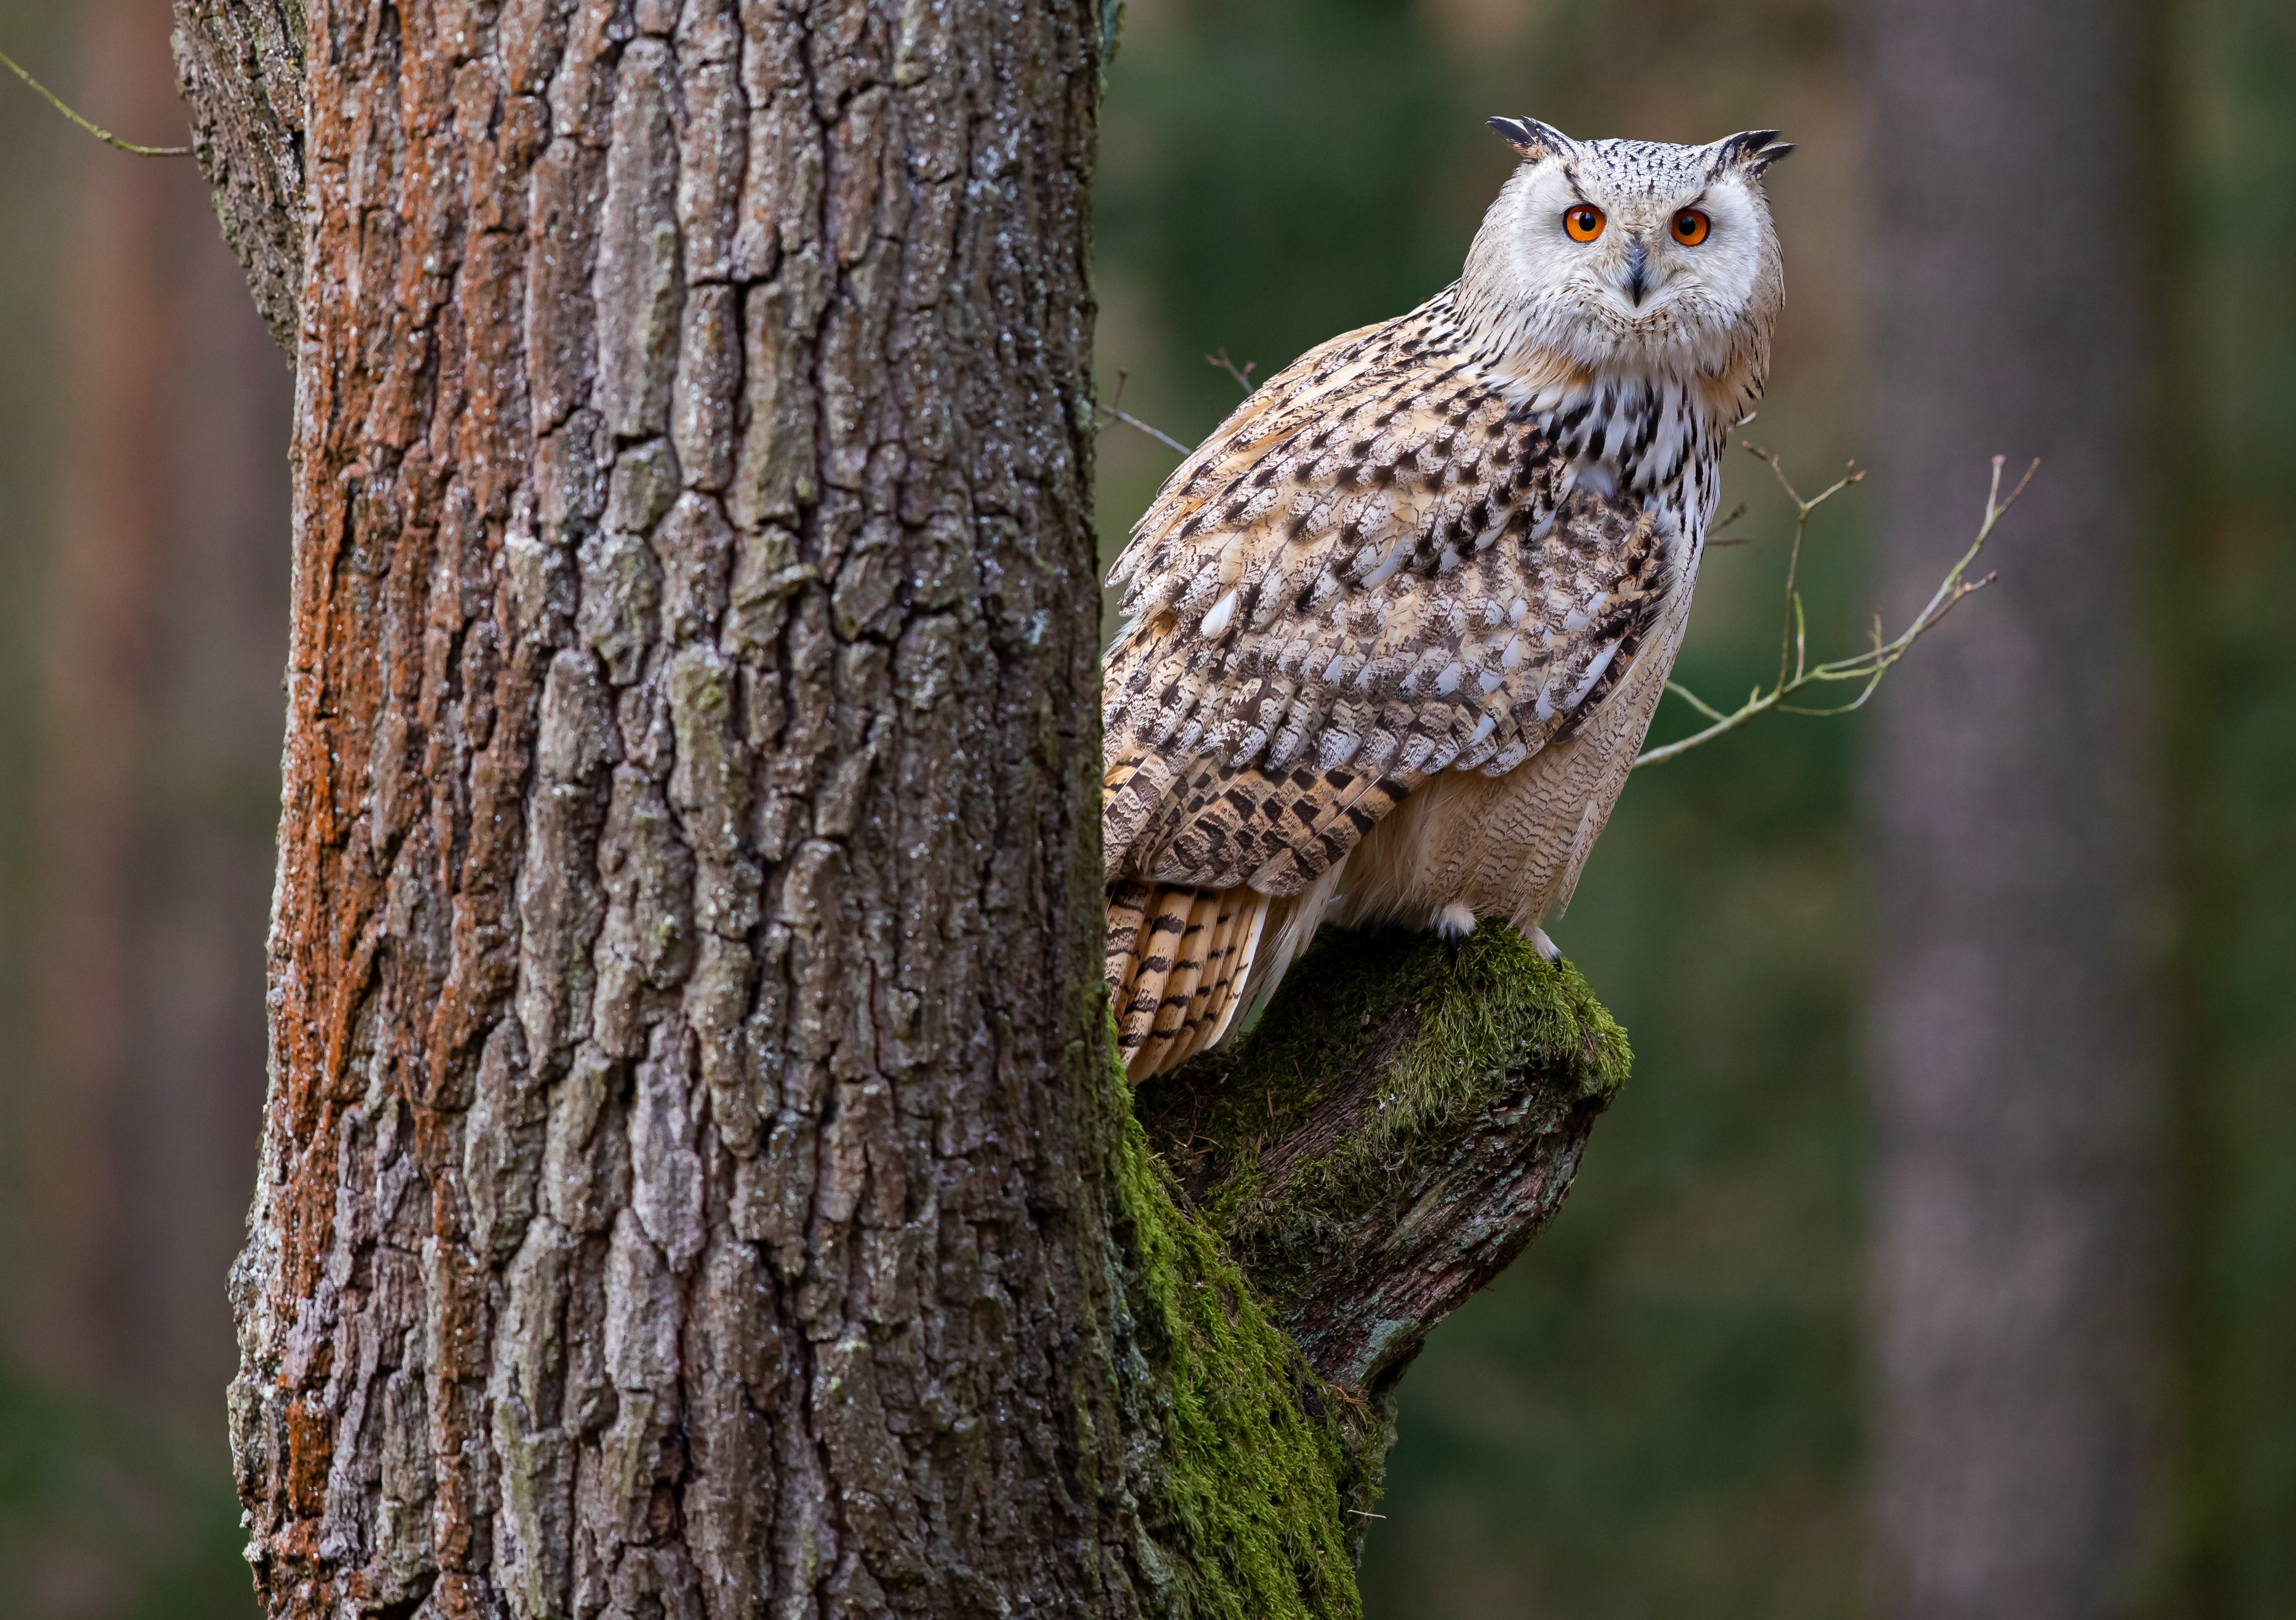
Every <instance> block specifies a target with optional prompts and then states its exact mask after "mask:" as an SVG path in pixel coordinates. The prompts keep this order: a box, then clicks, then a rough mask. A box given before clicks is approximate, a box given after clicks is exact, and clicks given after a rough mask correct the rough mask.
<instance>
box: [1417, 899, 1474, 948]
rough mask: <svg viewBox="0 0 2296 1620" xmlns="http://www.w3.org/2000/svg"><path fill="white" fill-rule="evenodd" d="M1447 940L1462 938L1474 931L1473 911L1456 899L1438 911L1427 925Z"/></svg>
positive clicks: (1470, 907)
mask: <svg viewBox="0 0 2296 1620" xmlns="http://www.w3.org/2000/svg"><path fill="white" fill-rule="evenodd" d="M1428 926H1429V927H1430V928H1431V929H1433V930H1434V931H1435V932H1436V933H1439V934H1441V935H1442V936H1443V937H1444V938H1445V939H1447V940H1464V939H1465V938H1466V937H1467V936H1468V935H1469V934H1471V933H1473V932H1474V931H1475V911H1474V908H1473V907H1472V906H1463V905H1461V904H1459V903H1458V902H1457V901H1456V900H1454V901H1453V902H1452V903H1451V904H1449V905H1447V906H1446V907H1444V908H1443V909H1441V910H1440V911H1438V912H1437V913H1436V914H1435V916H1434V919H1433V920H1432V921H1431V922H1430V923H1429V924H1428Z"/></svg>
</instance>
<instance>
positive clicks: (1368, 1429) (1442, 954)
mask: <svg viewBox="0 0 2296 1620" xmlns="http://www.w3.org/2000/svg"><path fill="white" fill-rule="evenodd" d="M1109 1049H1110V1050H1111V1051H1112V1050H1113V1031H1112V1030H1111V1034H1110V1048H1109ZM1627 1066H1628V1050H1627V1042H1626V1036H1625V1034H1624V1033H1623V1032H1621V1031H1620V1028H1619V1026H1618V1025H1617V1024H1614V1023H1612V1022H1611V1018H1610V1016H1609V1015H1608V1014H1607V1013H1605V1012H1604V1011H1603V1008H1602V1007H1601V1005H1600V1004H1599V1003H1598V1002H1596V1001H1595V997H1594V993H1593V992H1592V991H1590V990H1588V988H1587V983H1586V981H1585V980H1584V979H1583V978H1581V977H1580V976H1579V974H1578V973H1577V971H1576V970H1574V969H1572V968H1570V967H1569V966H1558V965H1554V964H1550V963H1547V962H1546V961H1544V960H1542V959H1540V958H1539V957H1538V953H1537V952H1536V951H1534V950H1532V949H1531V947H1530V946H1529V942H1526V941H1525V940H1523V939H1522V937H1521V935H1519V934H1516V933H1513V931H1512V930H1511V929H1506V928H1504V927H1490V926H1486V927H1484V928H1481V929H1479V930H1477V931H1476V933H1473V934H1472V935H1471V936H1470V937H1469V938H1468V939H1466V940H1465V941H1464V942H1459V943H1457V944H1456V945H1455V944H1450V943H1447V942H1442V941H1439V940H1434V939H1431V938H1429V937H1427V936H1425V935H1405V934H1382V935H1371V936H1365V935H1358V934H1346V933H1340V934H1335V935H1333V936H1332V937H1331V938H1330V939H1328V940H1327V941H1326V942H1324V943H1323V944H1321V945H1319V946H1318V947H1317V949H1316V950H1315V951H1314V952H1312V953H1311V954H1310V955H1309V956H1308V958H1306V959H1304V960H1303V961H1302V962H1301V963H1300V964H1299V966H1296V967H1295V968H1294V969H1293V970H1292V974H1290V975H1289V980H1288V983H1287V985H1286V988H1285V991H1284V993H1283V995H1282V996H1280V997H1278V998H1277V999H1276V1001H1275V1005H1274V1006H1273V1007H1271V1008H1270V1009H1269V1011H1268V1014H1267V1016H1266V1017H1265V1018H1264V1019H1262V1020H1261V1022H1260V1024H1259V1027H1258V1028H1256V1029H1255V1030H1253V1031H1252V1032H1251V1034H1250V1035H1249V1036H1248V1037H1247V1038H1246V1039H1245V1040H1244V1041H1243V1042H1242V1043H1241V1046H1240V1048H1238V1049H1237V1050H1235V1051H1234V1052H1232V1053H1215V1054H1212V1055H1211V1056H1210V1057H1207V1058H1203V1059H1199V1060H1198V1061H1197V1062H1195V1063H1193V1064H1191V1065H1187V1066H1186V1067H1185V1068H1183V1069H1182V1070H1181V1071H1180V1072H1179V1073H1177V1074H1174V1075H1170V1076H1165V1077H1162V1078H1160V1080H1158V1081H1152V1082H1151V1083H1150V1084H1149V1085H1147V1086H1145V1087H1144V1088H1142V1090H1141V1091H1140V1093H1139V1094H1138V1096H1137V1097H1136V1098H1132V1099H1131V1100H1132V1103H1133V1107H1132V1108H1131V1109H1130V1110H1129V1111H1126V1112H1121V1113H1120V1114H1119V1117H1121V1118H1122V1119H1123V1122H1124V1131H1123V1135H1122V1137H1121V1139H1120V1140H1119V1142H1118V1143H1117V1144H1116V1145H1115V1155H1116V1167H1115V1177H1114V1180H1115V1187H1116V1195H1117V1200H1118V1205H1119V1209H1118V1229H1119V1238H1120V1240H1121V1243H1122V1246H1123V1247H1124V1250H1125V1254H1126V1262H1127V1267H1126V1269H1127V1277H1126V1281H1125V1288H1124V1292H1125V1297H1126V1303H1127V1315H1128V1321H1129V1328H1130V1331H1129V1338H1130V1343H1131V1347H1132V1349H1133V1350H1134V1351H1135V1352H1136V1353H1137V1355H1138V1356H1139V1357H1140V1358H1141V1361H1136V1362H1135V1363H1134V1368H1135V1374H1134V1388H1135V1394H1136V1403H1135V1406H1134V1410H1133V1413H1132V1420H1133V1422H1134V1425H1135V1427H1136V1431H1137V1432H1138V1433H1139V1434H1140V1435H1141V1436H1142V1438H1143V1439H1144V1440H1145V1439H1147V1437H1149V1436H1154V1438H1155V1440H1156V1441H1157V1442H1159V1443H1158V1444H1157V1445H1156V1447H1155V1451H1154V1454H1153V1455H1152V1456H1143V1455H1141V1453H1140V1451H1135V1453H1134V1455H1135V1464H1134V1468H1133V1477H1134V1480H1135V1488H1136V1493H1137V1495H1138V1500H1139V1503H1140V1509H1141V1520H1142V1527H1143V1529H1144V1542H1143V1543H1142V1545H1141V1546H1140V1547H1139V1550H1138V1566H1139V1574H1140V1575H1141V1576H1142V1577H1143V1579H1144V1582H1145V1583H1146V1585H1147V1587H1148V1589H1149V1590H1148V1591H1147V1592H1146V1593H1144V1597H1145V1598H1146V1599H1147V1607H1148V1608H1149V1609H1150V1612H1152V1613H1155V1614H1160V1615H1168V1616H1181V1617H1185V1620H1213V1617H1215V1616H1218V1617H1219V1620H1227V1617H1229V1616H1234V1617H1235V1620H1281V1617H1288V1616H1317V1617H1321V1616H1357V1615H1359V1614H1360V1612H1361V1607H1362V1606H1361V1601H1360V1599H1359V1598H1358V1597H1357V1591H1356V1584H1355V1574H1354V1565H1355V1560H1356V1556H1357V1553H1358V1552H1359V1550H1360V1549H1361V1545H1362V1536H1363V1531H1364V1530H1365V1527H1366V1526H1367V1525H1368V1516H1369V1514H1370V1511H1371V1509H1372V1508H1373V1507H1374V1504H1375V1502H1376V1501H1377V1499H1378V1491H1379V1478H1380V1476H1381V1473H1382V1470H1383V1468H1384V1465H1385V1460H1386V1454H1387V1449H1388V1446H1389V1443H1390V1441H1391V1440H1392V1438H1393V1426H1392V1420H1391V1417H1390V1410H1389V1408H1388V1407H1387V1405H1386V1403H1385V1402H1383V1401H1377V1402H1374V1401H1367V1400H1365V1398H1364V1396H1363V1394H1361V1393H1360V1392H1357V1391H1353V1390H1349V1389H1345V1388H1343V1387H1341V1386H1339V1385H1336V1384H1333V1383H1330V1382H1328V1381H1326V1380H1325V1379H1324V1378H1323V1377H1319V1376H1318V1375H1317V1374H1316V1372H1315V1371H1314V1370H1313V1369H1312V1368H1310V1367H1309V1365H1308V1361H1307V1359H1306V1357H1305V1356H1304V1355H1303V1354H1302V1353H1301V1352H1300V1347H1299V1345H1296V1344H1295V1343H1294V1342H1293V1341H1292V1339H1291V1338H1290V1337H1289V1336H1287V1335H1286V1334H1285V1333H1284V1331H1283V1328H1280V1327H1278V1326H1277V1322H1278V1321H1279V1320H1282V1319H1283V1313H1284V1307H1285V1303H1286V1300H1287V1297H1290V1296H1292V1295H1296V1293H1297V1291H1298V1289H1299V1288H1300V1287H1304V1286H1306V1284H1305V1281H1304V1279H1307V1278H1308V1277H1309V1276H1310V1275H1311V1272H1312V1265H1311V1261H1312V1259H1313V1257H1314V1256H1315V1255H1316V1254H1318V1253H1319V1252H1320V1244H1321V1238H1320V1236H1319V1233H1321V1232H1322V1231H1324V1230H1325V1229H1328V1228H1329V1227H1330V1226H1331V1225H1332V1224H1333V1223H1341V1224H1344V1223H1345V1222H1346V1221H1354V1220H1357V1219H1359V1218H1360V1217H1361V1216H1362V1215H1363V1214H1364V1213H1365V1211H1369V1210H1374V1209H1378V1208H1381V1207H1382V1201H1383V1200H1385V1199H1387V1198H1388V1197H1390V1196H1391V1195H1392V1193H1393V1191H1394V1189H1395V1188H1398V1187H1399V1186H1402V1185H1404V1184H1406V1182H1407V1181H1408V1180H1410V1178H1411V1177H1412V1174H1413V1166H1414V1165H1415V1164H1416V1163H1417V1162H1418V1160H1419V1158H1420V1156H1421V1155H1427V1154H1431V1153H1437V1152H1441V1151H1443V1150H1444V1145H1445V1144H1446V1143H1456V1141H1458V1140H1459V1139H1461V1137H1462V1135H1463V1134H1464V1133H1465V1132H1468V1131H1472V1130H1473V1129H1474V1128H1475V1126H1476V1124H1477V1122H1479V1121H1480V1120H1482V1119H1485V1118H1487V1117H1488V1110H1489V1107H1490V1106H1491V1105H1492V1103H1493V1101H1494V1099H1495V1098H1496V1097H1497V1095H1498V1094H1499V1093H1501V1092H1505V1094H1506V1095H1507V1096H1508V1097H1509V1098H1514V1099H1516V1100H1517V1102H1518V1104H1519V1103H1520V1099H1521V1098H1522V1097H1523V1096H1524V1095H1525V1094H1526V1091H1528V1094H1529V1097H1530V1098H1531V1099H1532V1105H1533V1106H1534V1107H1536V1108H1538V1109H1543V1110H1545V1111H1546V1113H1547V1114H1552V1115H1553V1116H1554V1119H1555V1120H1557V1121H1558V1122H1560V1121H1562V1120H1564V1119H1566V1118H1568V1117H1570V1116H1572V1115H1574V1114H1577V1115H1579V1116H1581V1117H1582V1121H1583V1117H1590V1116H1591V1114H1592V1113H1593V1112H1595V1111H1596V1110H1599V1109H1600V1108H1601V1107H1602V1106H1603V1104H1604V1103H1606V1102H1607V1101H1608V1100H1609V1098H1610V1097H1611V1094H1612V1093H1613V1092H1615V1091H1616V1090H1617V1089H1618V1088H1619V1086H1620V1083H1621V1082H1622V1081H1624V1079H1625V1077H1626V1073H1627ZM1107 1073H1108V1075H1109V1081H1108V1083H1109V1085H1110V1087H1111V1093H1112V1094H1111V1106H1113V1107H1116V1108H1118V1109H1119V1110H1121V1109H1122V1105H1123V1099H1124V1098H1125V1096H1126V1090H1125V1086H1124V1080H1123V1074H1122V1071H1121V1069H1120V1068H1119V1067H1117V1066H1115V1065H1113V1063H1112V1062H1111V1065H1110V1066H1109V1068H1108V1071H1107ZM1325 1101H1330V1102H1333V1103H1334V1104H1338V1105H1343V1106H1339V1107H1336V1108H1335V1109H1333V1110H1330V1111H1327V1114H1326V1115H1324V1116H1319V1117H1327V1118H1331V1119H1340V1118H1344V1120H1345V1121H1346V1123H1345V1125H1344V1127H1343V1128H1340V1129H1336V1130H1334V1131H1333V1133H1332V1135H1331V1137H1330V1139H1329V1140H1328V1141H1326V1142H1324V1144H1323V1147H1322V1149H1321V1151H1319V1152H1317V1153H1316V1154H1314V1155H1295V1157H1294V1160H1293V1162H1292V1164H1291V1166H1290V1168H1289V1170H1288V1172H1287V1173H1286V1174H1285V1175H1284V1176H1283V1185H1282V1186H1281V1187H1280V1188H1273V1187H1271V1186H1270V1185H1268V1183H1267V1180H1266V1179H1265V1178H1264V1177H1263V1175H1262V1173H1261V1172H1260V1170H1259V1156H1260V1149H1261V1148H1262V1147H1264V1146H1265V1145H1266V1144H1267V1143H1268V1142H1271V1141H1274V1140H1275V1139H1278V1138H1280V1137H1283V1135H1285V1134H1286V1133H1287V1132H1289V1131H1291V1130H1292V1127H1294V1126H1295V1125H1298V1124H1299V1123H1300V1122H1301V1121H1302V1120H1303V1119H1304V1118H1305V1117H1306V1116H1307V1115H1308V1113H1309V1112H1310V1111H1311V1110H1313V1109H1315V1108H1316V1106H1317V1105H1318V1104H1319V1103H1323V1102H1325ZM1582 1129H1583V1123H1582ZM1247 1276H1249V1278H1250V1279H1251V1280H1250V1281H1249V1282H1248V1281H1247V1280H1246V1278H1247ZM1419 1327H1420V1324H1418V1323H1415V1322H1399V1323H1397V1324H1395V1325H1394V1328H1395V1332H1396V1334H1397V1335H1398V1336H1408V1335H1412V1334H1415V1333H1416V1332H1417V1331H1418V1329H1419ZM1143 1363H1144V1364H1143Z"/></svg>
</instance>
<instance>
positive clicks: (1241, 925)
mask: <svg viewBox="0 0 2296 1620" xmlns="http://www.w3.org/2000/svg"><path fill="white" fill-rule="evenodd" d="M1282 903H1283V902H1280V901H1275V900H1271V899H1270V897H1269V896H1267V895H1265V894H1261V893H1259V892H1255V891H1253V890H1251V889H1248V888H1242V887H1237V888H1233V889H1196V888H1182V887H1166V886H1163V885H1160V884H1149V883H1140V882H1137V881H1126V882H1122V883H1116V884H1110V885H1109V888H1108V944H1107V975H1108V985H1109V989H1110V991H1111V993H1112V995H1113V996H1114V998H1115V1001H1116V1044H1117V1050H1118V1052H1119V1055H1120V1056H1121V1057H1123V1059H1124V1067H1125V1073H1127V1074H1128V1075H1129V1076H1131V1078H1132V1080H1133V1081H1134V1083H1136V1084H1137V1083H1138V1082H1139V1081H1143V1080H1144V1079H1146V1078H1147V1077H1148V1076H1149V1075H1151V1074H1154V1073H1160V1072H1161V1071H1163V1070H1165V1069H1169V1068H1174V1067H1177V1065H1180V1064H1181V1063H1183V1062H1185V1061H1186V1060H1187V1059H1188V1058H1190V1057H1193V1056H1194V1055H1195V1054H1196V1053H1198V1052H1201V1051H1202V1050H1203V1049H1204V1048H1207V1047H1210V1046H1212V1045H1214V1044H1216V1043H1217V1042H1218V1040H1220V1039H1221V1038H1222V1037H1224V1036H1225V1035H1226V1033H1227V1032H1228V1030H1229V1029H1230V1027H1231V1026H1232V1025H1233V1024H1234V1021H1235V1017H1236V1015H1237V1014H1238V1013H1239V1012H1241V1011H1242V1007H1243V998H1242V991H1243V989H1244V986H1245V983H1246V979H1247V976H1248V975H1249V974H1251V969H1252V966H1253V962H1254V959H1255V958H1256V957H1257V955H1258V951H1259V942H1260V936H1261V934H1262V932H1263V931H1264V930H1265V928H1266V926H1267V917H1268V911H1269V909H1270V907H1271V906H1273V905H1278V904H1282Z"/></svg>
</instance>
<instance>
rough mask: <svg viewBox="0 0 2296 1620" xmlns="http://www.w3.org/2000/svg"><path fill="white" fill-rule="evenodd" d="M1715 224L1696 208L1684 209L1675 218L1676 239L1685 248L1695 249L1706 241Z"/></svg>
mask: <svg viewBox="0 0 2296 1620" xmlns="http://www.w3.org/2000/svg"><path fill="white" fill-rule="evenodd" d="M1713 228H1714V222H1713V221H1712V220H1711V219H1709V218H1707V217H1706V216H1705V214H1704V213H1703V212H1702V210H1698V209H1694V208H1686V209H1684V210H1682V211H1681V212H1680V213H1678V214H1677V215H1676V216H1675V217H1674V239H1675V240H1676V241H1677V242H1678V243H1681V244H1682V245H1683V246H1684V247H1685V248H1694V247H1696V246H1697V245H1698V244H1699V243H1702V242H1703V241H1705V240H1706V233H1707V232H1709V231H1710V230H1712V229H1713Z"/></svg>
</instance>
